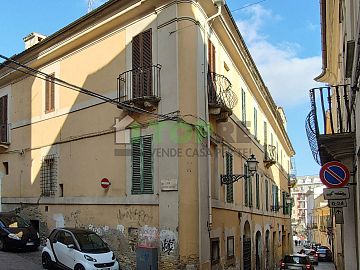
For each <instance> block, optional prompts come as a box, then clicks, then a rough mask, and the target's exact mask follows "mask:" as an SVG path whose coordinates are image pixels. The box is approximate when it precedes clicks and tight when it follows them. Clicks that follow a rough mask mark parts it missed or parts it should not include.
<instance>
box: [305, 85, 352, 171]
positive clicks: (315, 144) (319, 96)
mask: <svg viewBox="0 0 360 270" xmlns="http://www.w3.org/2000/svg"><path fill="white" fill-rule="evenodd" d="M350 90H351V88H350V85H337V86H327V87H319V88H313V89H311V90H310V102H311V110H310V113H309V114H308V116H307V118H306V122H305V128H306V133H307V136H308V140H309V145H310V148H311V151H312V154H313V156H314V159H315V160H316V162H318V163H319V164H322V163H324V162H326V161H327V160H328V159H331V158H333V157H331V154H329V153H324V152H323V151H322V150H321V148H322V147H323V146H324V145H325V144H326V143H327V142H326V141H325V140H326V139H329V138H330V137H331V136H336V135H339V134H342V135H344V134H350V133H353V132H354V122H355V118H354V116H355V113H354V109H353V108H352V105H351V104H350V95H351V92H350ZM327 148H328V147H327Z"/></svg>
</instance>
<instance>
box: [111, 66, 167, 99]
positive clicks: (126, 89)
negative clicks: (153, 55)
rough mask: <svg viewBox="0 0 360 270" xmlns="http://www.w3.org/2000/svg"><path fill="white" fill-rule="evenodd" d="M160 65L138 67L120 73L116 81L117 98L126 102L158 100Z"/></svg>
mask: <svg viewBox="0 0 360 270" xmlns="http://www.w3.org/2000/svg"><path fill="white" fill-rule="evenodd" d="M160 70H161V65H159V64H158V65H153V66H148V67H139V68H136V69H132V70H129V71H125V72H123V73H121V74H120V75H119V77H118V79H117V81H118V100H119V101H122V102H126V103H133V102H135V103H136V102H139V101H140V102H143V101H151V102H159V101H160Z"/></svg>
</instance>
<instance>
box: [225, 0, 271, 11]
mask: <svg viewBox="0 0 360 270" xmlns="http://www.w3.org/2000/svg"><path fill="white" fill-rule="evenodd" d="M265 1H267V0H261V1H258V2H255V3H252V4H248V5H246V6H242V7H240V8H237V9H233V10H231V12H235V11H238V10H241V9H244V8H248V7H251V6H255V5H257V4H260V3H262V2H265Z"/></svg>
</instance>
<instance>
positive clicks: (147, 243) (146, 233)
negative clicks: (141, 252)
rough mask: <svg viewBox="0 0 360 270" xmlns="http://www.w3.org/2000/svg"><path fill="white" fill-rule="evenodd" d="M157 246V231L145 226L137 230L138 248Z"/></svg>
mask: <svg viewBox="0 0 360 270" xmlns="http://www.w3.org/2000/svg"><path fill="white" fill-rule="evenodd" d="M158 246H159V231H158V229H157V228H155V227H150V226H148V225H145V226H143V227H141V228H140V229H139V234H138V247H146V248H155V247H158Z"/></svg>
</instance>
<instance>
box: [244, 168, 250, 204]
mask: <svg viewBox="0 0 360 270" xmlns="http://www.w3.org/2000/svg"><path fill="white" fill-rule="evenodd" d="M247 171H248V168H247V165H246V164H244V174H245V175H247ZM248 178H249V177H246V176H245V179H244V186H245V192H244V194H245V206H249V187H248V185H249V182H248Z"/></svg>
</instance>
